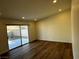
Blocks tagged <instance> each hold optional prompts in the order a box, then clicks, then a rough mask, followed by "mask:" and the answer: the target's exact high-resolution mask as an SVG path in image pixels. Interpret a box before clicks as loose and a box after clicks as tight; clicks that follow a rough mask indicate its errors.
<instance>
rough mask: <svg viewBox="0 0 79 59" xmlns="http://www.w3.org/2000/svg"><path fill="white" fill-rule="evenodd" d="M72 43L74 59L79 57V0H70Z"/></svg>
mask: <svg viewBox="0 0 79 59" xmlns="http://www.w3.org/2000/svg"><path fill="white" fill-rule="evenodd" d="M71 13H72V16H71V17H72V18H71V20H72V43H73V54H74V59H79V0H72V10H71Z"/></svg>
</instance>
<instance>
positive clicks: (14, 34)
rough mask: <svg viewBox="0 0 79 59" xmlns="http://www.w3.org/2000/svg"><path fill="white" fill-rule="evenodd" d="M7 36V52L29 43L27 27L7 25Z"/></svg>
mask: <svg viewBox="0 0 79 59" xmlns="http://www.w3.org/2000/svg"><path fill="white" fill-rule="evenodd" d="M7 36H8V46H9V50H11V49H14V48H16V47H18V46H21V45H24V44H26V43H29V33H28V26H27V25H7Z"/></svg>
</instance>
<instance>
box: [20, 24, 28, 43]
mask: <svg viewBox="0 0 79 59" xmlns="http://www.w3.org/2000/svg"><path fill="white" fill-rule="evenodd" d="M21 37H22V44H26V43H29V35H28V26H26V25H24V26H21Z"/></svg>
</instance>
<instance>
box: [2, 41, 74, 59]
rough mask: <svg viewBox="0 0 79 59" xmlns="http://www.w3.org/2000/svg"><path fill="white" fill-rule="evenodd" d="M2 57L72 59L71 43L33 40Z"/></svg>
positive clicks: (14, 58)
mask: <svg viewBox="0 0 79 59" xmlns="http://www.w3.org/2000/svg"><path fill="white" fill-rule="evenodd" d="M1 57H5V58H2V59H73V54H72V44H70V43H60V42H48V41H40V40H38V41H35V42H33V43H29V44H26V45H24V46H22V47H19V48H17V49H14V50H12V51H10V52H8V53H5V54H3V55H2V56H1Z"/></svg>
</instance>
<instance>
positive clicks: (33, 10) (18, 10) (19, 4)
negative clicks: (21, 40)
mask: <svg viewBox="0 0 79 59" xmlns="http://www.w3.org/2000/svg"><path fill="white" fill-rule="evenodd" d="M52 1H53V0H0V14H1V13H2V15H1V17H5V18H14V19H21V17H23V16H24V17H25V19H26V20H31V19H32V20H33V19H35V18H37V19H41V18H45V17H48V16H50V15H53V14H55V13H58V12H59V11H58V9H60V8H61V9H62V10H63V11H64V10H66V9H70V8H71V0H57V3H55V4H54V3H53V2H52Z"/></svg>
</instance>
